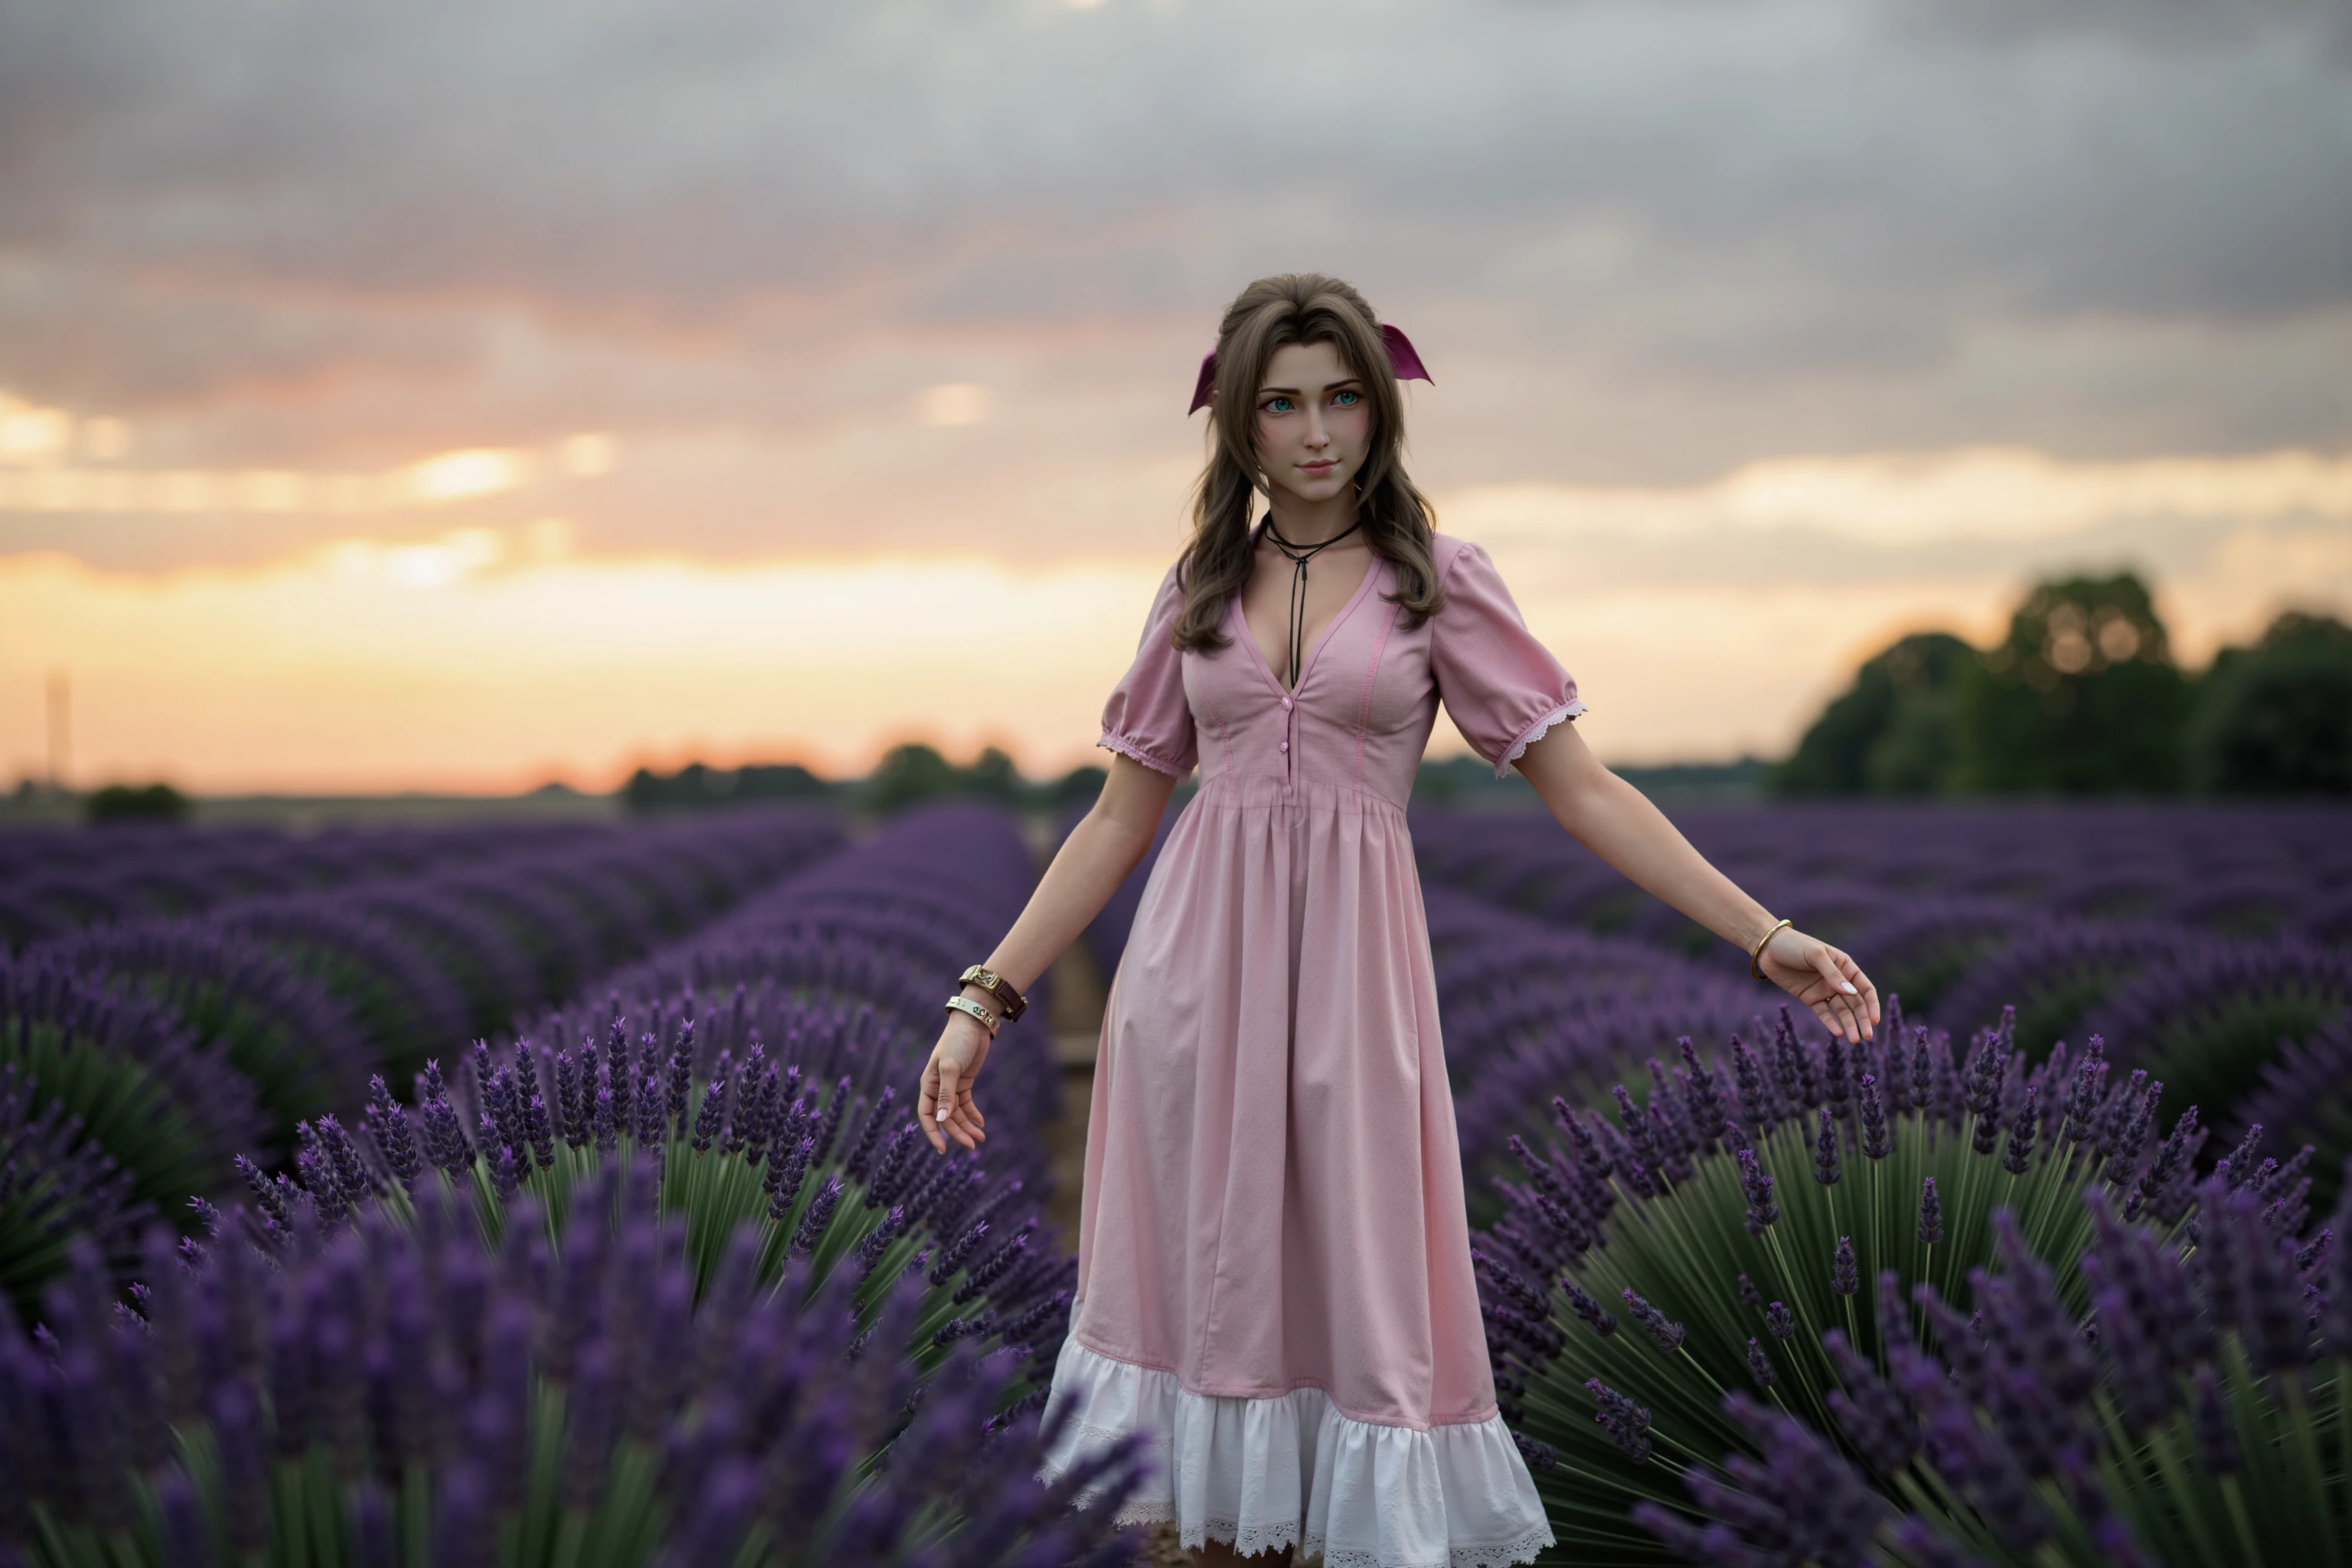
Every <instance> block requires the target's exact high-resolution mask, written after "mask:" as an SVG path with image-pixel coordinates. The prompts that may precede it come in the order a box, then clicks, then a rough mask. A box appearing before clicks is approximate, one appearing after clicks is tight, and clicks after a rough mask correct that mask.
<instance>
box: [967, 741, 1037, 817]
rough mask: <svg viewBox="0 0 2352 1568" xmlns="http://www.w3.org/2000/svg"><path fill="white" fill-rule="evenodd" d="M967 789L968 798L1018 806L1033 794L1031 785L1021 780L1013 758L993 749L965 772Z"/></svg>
mask: <svg viewBox="0 0 2352 1568" xmlns="http://www.w3.org/2000/svg"><path fill="white" fill-rule="evenodd" d="M963 787H964V791H965V793H966V794H969V795H982V796H985V797H986V798H987V799H990V800H1001V801H1003V802H1005V803H1006V804H1007V805H1019V804H1020V803H1021V801H1022V799H1023V798H1024V796H1025V795H1027V794H1028V793H1029V781H1028V780H1026V779H1024V778H1023V777H1022V776H1021V770H1020V769H1018V768H1016V767H1014V766H1013V759H1012V758H1011V757H1009V756H1007V755H1005V754H1004V753H1003V752H1001V751H998V750H997V749H996V748H995V747H994V746H991V747H989V748H988V750H986V751H984V752H981V753H980V755H979V756H978V757H976V758H975V759H973V761H972V764H971V766H970V767H969V768H966V769H964V770H963Z"/></svg>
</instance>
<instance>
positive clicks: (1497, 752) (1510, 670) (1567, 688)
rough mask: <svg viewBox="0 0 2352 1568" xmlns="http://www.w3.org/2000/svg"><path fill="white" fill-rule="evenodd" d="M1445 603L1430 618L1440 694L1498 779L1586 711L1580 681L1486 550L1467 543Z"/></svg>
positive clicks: (1453, 566)
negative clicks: (1522, 614) (1535, 628)
mask: <svg viewBox="0 0 2352 1568" xmlns="http://www.w3.org/2000/svg"><path fill="white" fill-rule="evenodd" d="M1443 581H1444V590H1445V607H1444V609H1442V610H1440V611H1439V612H1438V613H1437V615H1436V616H1435V617H1434V618H1433V619H1432V620H1431V622H1430V653H1429V658H1430V669H1431V673H1432V674H1433V676H1434V677H1435V678H1436V681H1437V694H1438V696H1439V697H1440V698H1441V699H1442V700H1444V703H1445V710H1446V711H1447V712H1448V713H1450V714H1452V715H1453V717H1454V727H1455V728H1456V729H1458V730H1460V731H1462V738H1463V739H1464V740H1465V741H1468V742H1470V744H1471V746H1472V747H1473V748H1474V749H1475V751H1476V752H1477V753H1478V754H1479V755H1480V756H1482V757H1484V758H1486V761H1488V762H1490V763H1494V764H1495V776H1496V778H1498V779H1499V778H1506V777H1508V776H1509V774H1510V771H1511V763H1514V762H1515V761H1517V759H1518V758H1519V757H1520V756H1521V755H1522V754H1523V753H1525V752H1526V751H1527V749H1528V745H1529V744H1530V743H1531V742H1534V741H1536V740H1538V739H1539V738H1540V737H1541V736H1542V735H1543V733H1544V731H1547V730H1549V729H1550V728H1551V727H1552V726H1553V725H1554V724H1557V723H1559V721H1561V720H1563V719H1573V718H1575V717H1576V716H1577V715H1578V714H1579V713H1581V712H1583V711H1584V704H1583V703H1582V702H1581V701H1580V700H1578V699H1577V695H1576V681H1575V679H1574V678H1573V677H1571V676H1570V674H1569V673H1568V671H1567V670H1565V669H1563V668H1560V663H1559V660H1558V659H1556V658H1553V657H1552V656H1551V650H1550V649H1549V648H1547V647H1544V645H1543V644H1541V643H1539V642H1538V641H1537V640H1536V638H1535V634H1533V633H1532V632H1530V631H1528V624H1527V622H1525V621H1523V620H1521V619H1520V618H1519V607H1518V605H1516V604H1514V603H1513V602H1512V600H1511V591H1510V590H1509V589H1508V588H1507V587H1505V586H1504V585H1503V578H1502V574H1500V573H1497V572H1496V570H1495V563H1494V562H1492V561H1491V560H1489V559H1487V556H1486V552H1485V551H1484V550H1481V549H1479V548H1478V546H1476V545H1475V544H1471V543H1467V542H1464V543H1462V544H1460V545H1459V546H1458V547H1457V548H1456V549H1455V550H1454V558H1453V560H1452V561H1451V562H1450V563H1447V564H1446V568H1445V571H1444V578H1443Z"/></svg>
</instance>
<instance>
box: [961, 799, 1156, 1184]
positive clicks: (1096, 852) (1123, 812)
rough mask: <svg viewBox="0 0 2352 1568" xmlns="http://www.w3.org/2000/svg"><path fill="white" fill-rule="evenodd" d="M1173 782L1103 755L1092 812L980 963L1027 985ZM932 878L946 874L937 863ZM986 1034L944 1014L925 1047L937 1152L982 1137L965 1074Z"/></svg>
mask: <svg viewBox="0 0 2352 1568" xmlns="http://www.w3.org/2000/svg"><path fill="white" fill-rule="evenodd" d="M1175 788H1176V781H1175V780H1174V779H1172V778H1170V777H1169V776H1168V775H1167V774H1166V773H1158V772H1155V771H1154V770H1152V769H1150V768H1147V767H1145V766H1144V765H1143V764H1142V763H1139V762H1137V761H1135V760H1134V759H1133V758H1131V757H1124V756H1113V757H1112V758H1111V762H1110V778H1109V780H1108V782H1107V783H1106V784H1104V785H1103V791H1102V794H1101V795H1099V796H1097V798H1096V801H1095V804H1094V809H1093V810H1091V811H1089V812H1087V815H1086V816H1084V817H1083V818H1082V819H1080V821H1079V823H1078V825H1077V826H1076V827H1074V828H1072V829H1071V830H1070V836H1069V837H1067V838H1066V839H1064V840H1063V841H1062V847H1061V848H1060V849H1059V850H1057V851H1055V855H1054V863H1053V864H1052V865H1051V866H1048V867H1047V868H1045V876H1044V877H1043V878H1042V879H1039V881H1038V883H1037V890H1036V891H1035V892H1034V893H1032V894H1030V895H1029V903H1028V907H1027V908H1025V909H1024V910H1022V911H1021V918H1020V919H1019V920H1017V921H1013V929H1012V930H1011V931H1007V932H1005V933H1004V940H1003V942H998V943H997V944H996V951H995V952H992V953H990V954H989V955H988V957H987V958H986V959H984V960H982V962H983V963H986V965H987V966H988V967H989V968H991V969H992V970H994V971H995V972H996V973H999V974H1001V975H1003V977H1004V978H1005V979H1006V980H1008V981H1010V982H1011V983H1012V984H1013V989H1014V990H1016V991H1021V992H1024V993H1025V992H1026V991H1027V990H1028V989H1029V987H1030V986H1032V985H1034V984H1036V981H1037V977H1038V976H1039V975H1041V974H1043V973H1045V971H1046V969H1047V968H1048V967H1049V966H1051V965H1052V963H1053V962H1054V961H1055V959H1057V958H1059V957H1061V956H1062V952H1063V950H1064V949H1066V948H1067V947H1068V946H1069V945H1070V943H1072V942H1076V941H1077V939H1078V933H1079V932H1081V931H1085V930H1086V929H1087V926H1088V925H1090V924H1091V923H1093V921H1094V918H1095V917H1096V916H1097V915H1098V914H1100V913H1102V907H1103V906H1104V905H1105V904H1107V903H1108V902H1110V896H1111V895H1112V894H1113V893H1115V892H1117V891H1118V885H1119V884H1120V883H1121V882H1124V881H1125V880H1127V874H1128V873H1129V871H1132V870H1134V869H1135V867H1136V863H1137V862H1138V861H1139V860H1141V859H1142V858H1143V856H1144V852H1145V851H1146V850H1148V849H1150V847H1151V838H1152V835H1154V834H1155V833H1157V832H1159V831H1160V814H1161V813H1162V812H1164V811H1166V810H1167V809H1168V796H1169V795H1170V794H1171V792H1173V791H1174V789H1175ZM942 874H944V875H950V876H952V875H953V874H954V873H953V870H952V868H942ZM963 994H965V995H966V996H969V997H971V999H972V1000H973V1001H975V1002H977V1003H979V1004H981V1005H982V1006H984V1007H986V1008H988V1009H989V1010H990V1011H991V1012H993V1011H995V1010H996V999H995V998H994V997H992V996H991V995H990V994H988V993H987V992H985V991H982V989H981V988H980V987H979V986H977V985H967V986H965V987H964V991H963ZM988 1047H989V1037H988V1031H987V1030H986V1029H984V1028H982V1027H981V1025H980V1021H979V1020H978V1019H976V1018H973V1017H971V1016H967V1015H965V1014H962V1013H950V1014H949V1015H948V1019H947V1026H946V1027H945V1028H943V1029H941V1030H940V1043H939V1044H938V1045H936V1046H933V1047H931V1059H930V1061H929V1063H928V1064H926V1065H925V1066H924V1068H923V1083H922V1093H921V1099H920V1102H919V1103H920V1106H921V1110H920V1113H919V1120H920V1121H921V1124H922V1129H923V1134H924V1136H925V1137H927V1138H929V1140H930V1141H931V1147H932V1148H934V1149H937V1150H939V1151H940V1152H941V1153H945V1152H947V1146H948V1145H947V1140H948V1139H949V1138H953V1139H954V1140H955V1141H956V1142H959V1143H961V1144H962V1145H963V1146H964V1147H965V1148H967V1149H970V1148H972V1147H974V1146H975V1145H976V1144H977V1143H978V1142H980V1141H981V1140H982V1139H983V1138H985V1137H987V1136H988V1134H987V1133H986V1132H985V1131H982V1129H983V1128H984V1127H985V1126H986V1125H987V1120H988V1119H987V1118H986V1117H984V1116H982V1115H981V1113H980V1107H979V1106H977V1105H975V1104H973V1103H972V1099H971V1085H972V1080H973V1079H976V1078H978V1077H979V1076H980V1069H981V1067H982V1064H983V1063H985V1062H986V1061H987V1060H988Z"/></svg>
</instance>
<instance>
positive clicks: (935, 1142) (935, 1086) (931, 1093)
mask: <svg viewBox="0 0 2352 1568" xmlns="http://www.w3.org/2000/svg"><path fill="white" fill-rule="evenodd" d="M939 1103H940V1064H939V1062H938V1060H937V1059H936V1058H934V1059H933V1060H932V1061H930V1062H929V1063H927V1064H926V1065H925V1066H924V1068H923V1087H922V1091H921V1093H920V1094H919V1095H918V1096H917V1097H916V1100H915V1108H916V1109H915V1125H916V1126H918V1127H919V1128H921V1129H922V1130H923V1136H924V1137H925V1138H928V1139H929V1140H930V1144H931V1150H932V1152H934V1153H940V1154H944V1153H946V1152H948V1144H947V1140H946V1139H944V1138H942V1137H940V1129H939V1116H938V1110H939Z"/></svg>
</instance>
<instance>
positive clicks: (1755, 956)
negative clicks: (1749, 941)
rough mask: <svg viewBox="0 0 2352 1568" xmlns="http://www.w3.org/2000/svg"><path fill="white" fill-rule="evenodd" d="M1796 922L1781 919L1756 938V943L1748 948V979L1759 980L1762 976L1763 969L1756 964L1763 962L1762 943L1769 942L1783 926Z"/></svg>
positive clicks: (1778, 933)
mask: <svg viewBox="0 0 2352 1568" xmlns="http://www.w3.org/2000/svg"><path fill="white" fill-rule="evenodd" d="M1796 923H1797V922H1796V921H1780V923H1779V924H1777V925H1775V926H1773V928H1772V929H1771V930H1770V931H1766V932H1765V933H1764V934H1763V935H1762V936H1759V937H1758V938H1757V939H1756V945H1755V946H1754V947H1752V948H1750V949H1749V950H1748V977H1749V978H1750V979H1754V980H1761V979H1763V978H1764V971H1763V970H1762V969H1760V968H1759V967H1758V965H1759V964H1761V963H1763V962H1764V944H1765V943H1766V942H1770V941H1771V940H1772V939H1773V938H1774V937H1776V936H1778V935H1780V932H1781V931H1783V930H1784V929H1785V928H1787V927H1789V926H1792V925H1795V924H1796Z"/></svg>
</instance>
